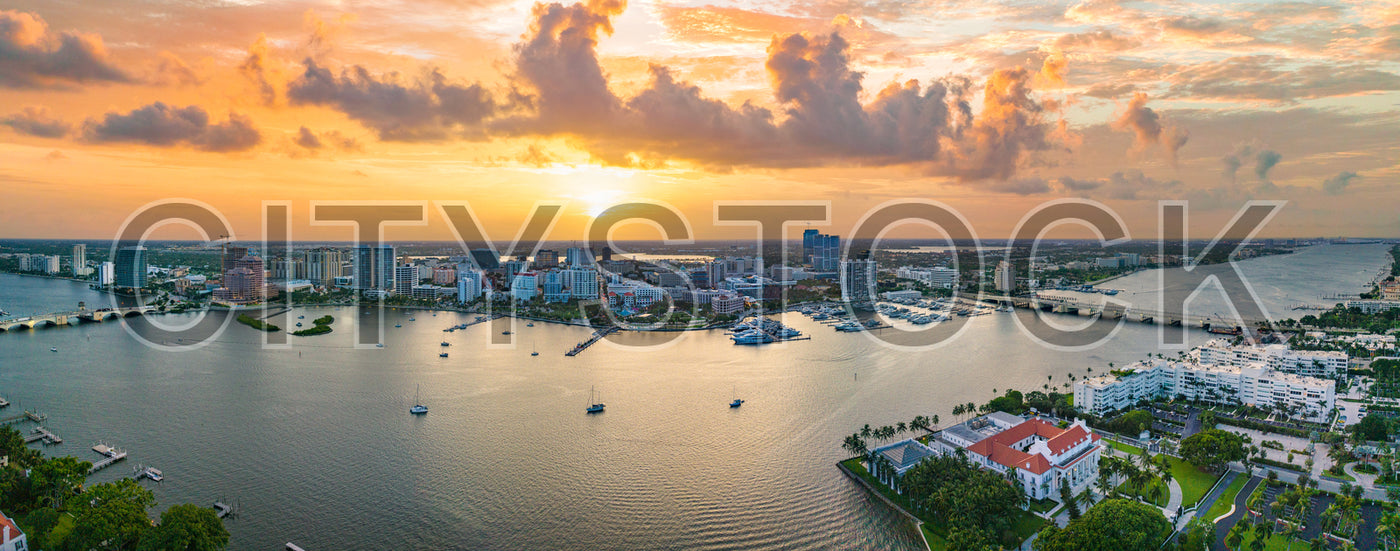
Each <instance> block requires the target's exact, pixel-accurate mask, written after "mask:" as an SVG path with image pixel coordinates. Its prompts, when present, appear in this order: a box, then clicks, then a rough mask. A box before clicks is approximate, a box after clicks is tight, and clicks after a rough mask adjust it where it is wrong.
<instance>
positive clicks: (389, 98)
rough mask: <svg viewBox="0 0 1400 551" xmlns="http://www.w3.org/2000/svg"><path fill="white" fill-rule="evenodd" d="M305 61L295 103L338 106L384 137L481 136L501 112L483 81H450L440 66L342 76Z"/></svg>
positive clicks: (292, 90) (353, 71) (293, 87)
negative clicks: (411, 76) (407, 75)
mask: <svg viewBox="0 0 1400 551" xmlns="http://www.w3.org/2000/svg"><path fill="white" fill-rule="evenodd" d="M303 64H304V65H305V66H306V71H305V72H303V73H302V75H301V76H300V77H298V78H297V79H296V80H294V81H292V82H291V83H290V84H289V85H288V88H287V97H288V99H289V100H290V101H291V103H292V104H294V105H322V106H327V107H331V108H334V109H336V110H338V111H340V112H342V113H345V115H346V116H348V117H350V118H351V119H354V120H356V121H359V122H360V123H361V124H364V125H365V126H367V127H369V128H370V129H372V130H374V131H375V132H376V133H377V134H378V135H379V139H381V140H386V141H422V140H440V139H445V138H447V137H449V136H454V135H455V136H459V137H466V138H472V139H477V138H480V137H482V136H483V131H484V130H483V128H482V126H481V124H482V122H483V121H484V120H486V119H487V118H488V117H490V116H491V115H492V114H493V113H494V112H495V111H496V104H495V102H494V100H493V99H492V97H491V93H490V92H489V91H487V90H486V89H485V88H483V87H482V86H481V85H480V84H472V85H460V84H454V83H451V82H448V80H447V77H445V76H443V74H442V72H441V71H440V70H438V69H436V68H433V69H432V70H431V71H430V72H429V73H428V74H427V75H426V76H424V77H422V78H419V79H416V80H414V81H411V82H404V80H405V79H403V78H401V77H400V76H399V74H398V73H388V74H384V75H379V76H375V75H373V74H371V73H370V72H369V71H368V70H367V69H365V68H364V67H361V66H359V65H356V66H353V67H350V68H348V69H343V70H342V71H341V72H340V74H339V75H336V74H335V73H333V72H331V70H330V69H329V68H326V67H322V66H320V65H319V64H318V63H317V62H316V61H315V60H313V59H310V58H308V59H306V60H305V61H304V62H303Z"/></svg>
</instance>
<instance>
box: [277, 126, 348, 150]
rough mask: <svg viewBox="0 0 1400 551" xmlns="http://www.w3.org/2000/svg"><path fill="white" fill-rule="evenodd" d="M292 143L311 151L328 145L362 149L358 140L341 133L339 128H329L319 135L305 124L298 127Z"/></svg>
mask: <svg viewBox="0 0 1400 551" xmlns="http://www.w3.org/2000/svg"><path fill="white" fill-rule="evenodd" d="M292 143H294V144H296V145H297V146H298V147H301V148H302V149H306V150H308V151H311V152H315V151H319V150H321V149H325V148H327V147H336V148H339V149H343V150H347V151H357V150H359V149H360V144H359V142H358V141H356V140H355V139H354V138H351V137H348V136H345V135H344V134H341V133H340V131H339V130H327V131H324V132H322V133H320V134H319V135H318V134H316V133H315V132H312V131H311V129H310V128H307V127H305V126H303V127H301V128H299V129H297V133H296V137H294V138H292Z"/></svg>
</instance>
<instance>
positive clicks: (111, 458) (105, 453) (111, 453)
mask: <svg viewBox="0 0 1400 551" xmlns="http://www.w3.org/2000/svg"><path fill="white" fill-rule="evenodd" d="M92 451H95V452H97V454H98V455H101V456H102V457H103V459H101V460H100V461H98V462H96V463H93V464H92V469H90V470H88V474H92V473H95V472H97V471H100V470H102V469H105V468H107V467H111V466H112V465H114V464H116V463H117V462H118V461H121V460H123V459H126V452H124V451H121V450H118V449H116V448H112V447H108V446H107V445H106V444H98V445H96V446H93V447H92Z"/></svg>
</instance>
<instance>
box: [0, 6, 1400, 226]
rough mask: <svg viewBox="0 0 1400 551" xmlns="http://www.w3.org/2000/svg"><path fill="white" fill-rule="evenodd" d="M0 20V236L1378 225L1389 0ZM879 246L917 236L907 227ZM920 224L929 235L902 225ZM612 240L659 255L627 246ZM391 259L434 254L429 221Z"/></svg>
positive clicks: (1390, 163)
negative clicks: (190, 208)
mask: <svg viewBox="0 0 1400 551" xmlns="http://www.w3.org/2000/svg"><path fill="white" fill-rule="evenodd" d="M8 6H9V7H8V8H6V9H0V185H2V186H3V189H4V190H5V192H6V200H5V201H4V202H3V203H0V237H14V238H42V237H81V238H105V237H110V236H111V235H112V234H113V233H114V232H115V231H116V228H117V226H118V225H119V224H120V223H121V222H122V221H123V220H124V219H126V217H127V216H128V215H129V214H130V213H131V212H132V211H133V210H134V209H136V208H137V207H139V206H140V205H143V204H146V203H148V202H151V201H156V200H162V199H168V198H177V197H185V198H193V199H198V200H201V201H204V202H207V203H209V204H211V205H213V206H215V207H216V208H218V209H219V210H220V211H221V212H223V213H224V214H225V215H226V216H227V217H228V218H229V219H230V220H232V221H233V223H234V225H235V228H236V229H237V232H238V233H239V237H240V238H249V239H252V238H257V237H258V235H259V233H258V232H259V228H260V227H261V223H260V221H259V218H258V216H259V214H258V207H259V205H260V204H261V202H262V201H264V200H291V201H293V204H294V206H295V212H296V215H297V217H298V224H297V226H296V229H295V235H296V236H297V237H302V238H306V239H348V238H349V236H348V235H346V232H345V231H344V230H343V229H338V228H325V227H311V226H309V225H307V224H306V223H305V221H306V218H307V212H308V211H307V205H309V203H310V201H313V200H413V201H434V200H441V201H456V200H465V201H469V202H470V203H471V204H472V205H473V207H474V208H475V210H476V211H477V212H478V213H480V214H481V215H482V216H483V217H484V218H485V220H486V223H487V228H488V230H489V232H490V233H491V234H492V236H493V237H496V238H498V239H507V238H509V237H510V236H512V235H513V234H514V233H515V231H516V229H517V228H518V226H519V224H520V223H521V221H522V220H523V218H524V216H525V213H526V212H527V211H528V210H529V208H530V206H531V205H533V204H534V203H535V202H536V201H567V202H568V205H569V207H568V210H567V214H566V215H565V217H564V218H563V219H562V220H561V221H560V223H559V224H558V225H557V226H556V228H555V231H554V234H553V235H551V236H550V237H551V238H552V239H572V238H576V237H579V236H580V235H581V233H582V229H583V227H584V225H585V224H586V222H587V220H588V216H589V213H593V212H597V211H598V210H599V209H601V208H604V207H606V206H607V205H608V204H610V203H612V202H616V201H626V200H639V199H644V200H654V201H663V202H666V203H669V204H672V205H675V206H676V207H678V208H680V209H681V210H682V211H683V212H685V213H686V214H687V216H688V217H689V219H690V221H691V223H692V226H693V227H694V228H695V230H696V232H697V237H698V238H700V239H710V238H728V237H740V236H746V235H749V232H750V231H751V230H748V229H743V228H732V227H716V226H715V225H714V224H713V222H712V216H713V215H712V212H713V201H715V200H761V199H774V200H812V201H830V202H831V203H832V205H833V213H832V218H833V220H832V221H833V224H832V225H831V226H828V227H827V229H829V230H830V231H834V232H836V233H843V232H845V231H846V230H848V229H849V228H850V227H851V226H852V224H853V223H854V222H855V221H856V220H857V219H859V218H860V216H861V215H862V214H864V213H865V212H866V210H867V209H869V208H871V207H872V206H874V205H877V204H880V203H883V202H886V201H890V200H895V199H900V198H920V199H937V200H941V201H944V202H947V203H949V204H950V205H952V206H954V207H955V208H957V209H958V210H959V211H961V212H962V213H963V214H964V215H965V216H966V217H967V218H968V219H969V220H971V222H972V223H973V225H974V227H975V228H976V230H977V232H978V233H979V235H981V236H983V237H1003V236H1005V235H1006V234H1007V233H1009V231H1010V230H1011V229H1012V228H1013V227H1014V225H1015V224H1016V221H1017V220H1019V219H1020V217H1021V216H1022V215H1023V214H1024V213H1026V212H1027V211H1028V210H1030V209H1031V208H1033V207H1034V206H1035V205H1037V204H1040V203H1042V202H1044V201H1047V200H1051V199H1057V198H1062V197H1086V198H1091V199H1095V200H1099V201H1103V202H1105V203H1107V204H1109V205H1111V206H1113V207H1114V208H1115V209H1116V210H1118V211H1119V212H1120V213H1121V214H1122V215H1123V218H1124V219H1125V220H1126V221H1127V223H1128V224H1129V227H1130V229H1131V230H1132V232H1133V237H1137V238H1151V237H1155V227H1156V219H1155V215H1154V212H1155V205H1156V201H1157V200H1159V199H1187V200H1189V201H1191V206H1192V218H1191V220H1192V223H1193V231H1194V232H1195V233H1196V235H1198V236H1200V237H1208V236H1209V235H1210V234H1213V233H1214V232H1215V231H1217V230H1218V229H1219V227H1220V226H1221V225H1222V224H1223V223H1224V221H1225V220H1227V219H1228V218H1229V217H1230V215H1232V214H1233V212H1234V211H1235V210H1236V209H1238V208H1239V207H1240V206H1241V205H1243V203H1244V202H1245V201H1247V200H1249V199H1282V200H1287V201H1288V202H1289V203H1288V206H1287V207H1285V209H1284V211H1283V212H1282V213H1281V214H1280V215H1279V216H1278V217H1277V218H1276V219H1275V220H1274V221H1273V222H1272V223H1271V224H1270V226H1269V227H1268V228H1267V229H1266V230H1265V232H1264V233H1265V234H1266V235H1275V236H1312V235H1328V236H1335V235H1367V236H1396V235H1397V234H1400V214H1397V211H1396V208H1395V205H1397V204H1400V194H1397V192H1396V191H1395V190H1394V186H1395V184H1396V182H1397V175H1400V170H1397V160H1400V154H1398V153H1400V152H1397V147H1398V145H1397V144H1400V124H1397V122H1400V121H1397V120H1396V119H1397V114H1400V113H1397V108H1396V106H1397V105H1400V94H1397V92H1396V91H1397V90H1400V3H1397V2H1395V1H1389V2H1348V3H1337V4H1328V3H1309V4H1304V3H1291V2H1284V3H1227V2H1201V3H1191V2H1178V1H1173V2H1161V3H1147V2H1131V3H1126V2H1123V3H1120V2H1117V1H1114V0H1088V1H1085V2H1059V3H1055V2H1049V3H1035V4H1027V3H1023V2H1015V3H1004V4H1003V3H998V2H966V1H962V0H940V1H938V2H928V3H912V2H905V1H894V0H875V1H873V2H859V3H856V2H833V3H824V2H811V1H798V2H742V1H741V2H718V3H714V2H696V3H686V2H637V1H633V2H628V3H624V2H621V1H620V0H594V1H593V2H591V3H587V4H534V3H530V2H504V1H499V0H465V1H454V0H426V1H407V0H401V1H382V2H363V3H361V2H341V1H329V0H327V1H320V0H317V1H310V0H307V1H288V2H261V1H257V0H226V1H224V2H217V3H210V2H193V1H190V2H179V1H176V2H152V1H147V0H109V1H104V2H89V3H56V2H51V1H43V0H19V1H17V2H10V3H9V4H8ZM905 234H906V235H920V234H918V233H917V232H905ZM923 235H931V234H928V233H925V234H923ZM619 237H624V238H650V237H656V234H655V232H654V231H652V230H649V229H647V228H644V227H641V226H637V227H634V228H629V229H628V230H627V231H625V232H623V234H622V235H620V236H619ZM390 238H392V239H450V238H451V235H450V233H448V232H447V231H446V229H445V226H444V225H443V224H441V222H440V221H439V220H437V219H436V218H434V221H433V222H432V223H430V224H429V225H428V226H426V227H423V228H401V229H395V230H394V231H392V232H391V233H390Z"/></svg>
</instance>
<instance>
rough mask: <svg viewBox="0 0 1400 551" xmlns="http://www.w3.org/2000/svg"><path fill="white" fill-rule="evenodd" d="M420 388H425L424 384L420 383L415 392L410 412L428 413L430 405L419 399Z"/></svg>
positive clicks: (415, 413) (417, 413)
mask: <svg viewBox="0 0 1400 551" xmlns="http://www.w3.org/2000/svg"><path fill="white" fill-rule="evenodd" d="M419 390H423V385H418V390H415V391H414V392H413V407H411V408H408V412H409V413H412V414H414V415H426V414H427V413H428V406H425V405H423V402H422V401H421V400H419V399H418V391H419Z"/></svg>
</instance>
